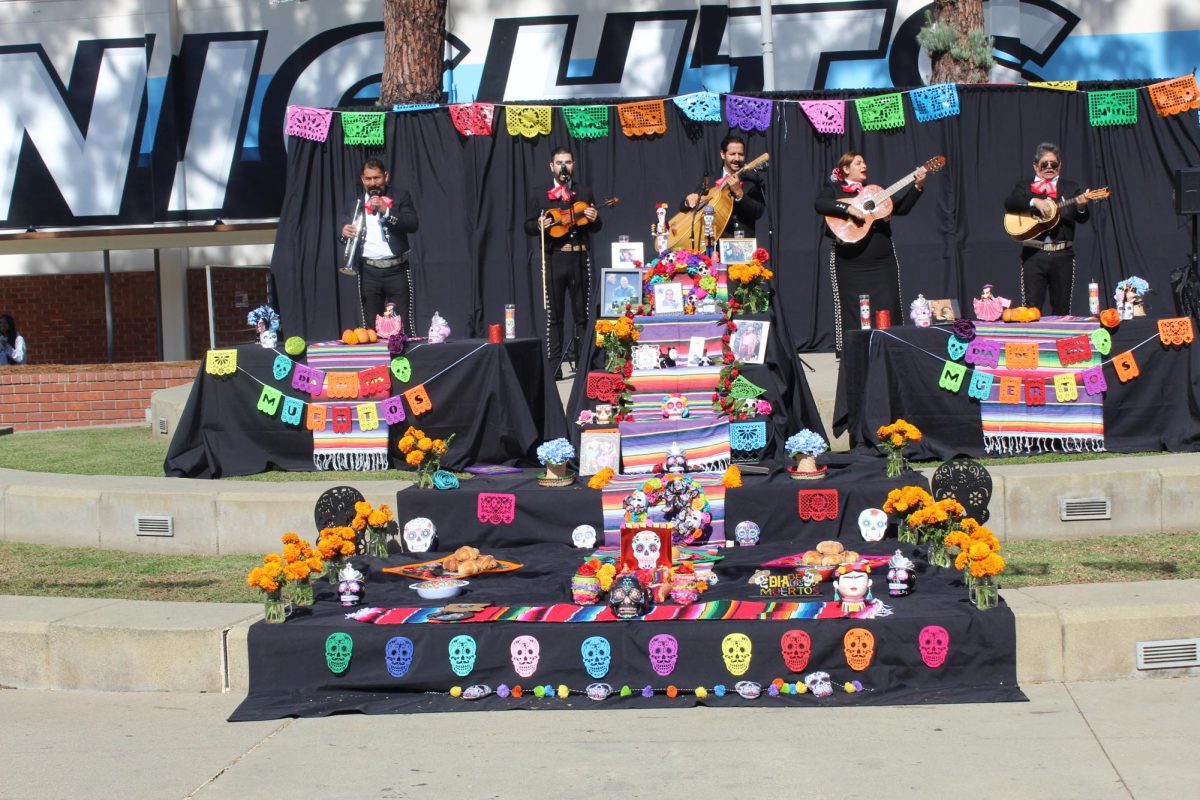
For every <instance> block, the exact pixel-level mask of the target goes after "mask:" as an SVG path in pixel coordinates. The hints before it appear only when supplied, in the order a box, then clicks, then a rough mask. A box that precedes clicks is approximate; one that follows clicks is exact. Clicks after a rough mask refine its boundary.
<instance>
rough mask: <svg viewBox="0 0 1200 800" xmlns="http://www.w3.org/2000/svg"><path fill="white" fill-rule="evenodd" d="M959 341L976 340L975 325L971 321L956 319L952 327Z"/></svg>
mask: <svg viewBox="0 0 1200 800" xmlns="http://www.w3.org/2000/svg"><path fill="white" fill-rule="evenodd" d="M950 329H951V330H952V331H954V336H955V338H957V339H958V340H959V341H963V342H969V341H971V340H972V339H974V338H975V323H974V322H972V321H971V320H969V319H956V320H954V324H953V325H951V326H950Z"/></svg>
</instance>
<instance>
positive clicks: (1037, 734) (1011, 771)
mask: <svg viewBox="0 0 1200 800" xmlns="http://www.w3.org/2000/svg"><path fill="white" fill-rule="evenodd" d="M1026 693H1027V694H1028V696H1029V699H1030V702H1029V703H1000V704H994V705H944V706H920V707H918V706H894V707H885V708H813V709H769V708H736V709H708V708H691V709H679V710H664V711H632V710H629V711H602V710H595V711H546V712H529V713H517V712H503V713H470V712H463V713H451V714H423V715H412V716H404V715H397V716H379V717H368V716H363V715H358V714H355V715H345V716H336V717H329V718H325V719H302V720H279V721H273V722H242V723H226V722H225V721H224V720H225V718H226V717H227V716H228V714H229V713H230V712H231V711H232V710H233V708H234V707H235V706H236V705H237V703H238V702H239V700H240V697H236V696H230V695H179V694H171V695H165V694H146V693H139V694H119V693H91V692H44V691H15V690H9V691H0V716H3V718H4V719H5V725H4V731H5V733H4V737H3V741H4V746H3V747H0V797H3V798H8V799H10V800H24V799H25V798H38V799H39V800H40V799H41V798H73V799H78V800H84V799H85V798H104V799H105V800H108V799H109V798H114V797H127V798H156V799H157V798H192V797H194V798H199V799H200V800H220V798H230V799H231V800H259V798H263V799H266V798H277V797H296V798H309V797H334V796H338V797H351V798H359V797H361V798H439V800H444V799H449V798H481V797H495V798H510V797H512V798H561V797H587V796H598V797H621V798H624V797H653V798H658V800H663V798H679V797H688V798H721V799H722V800H729V798H741V797H799V798H827V797H834V796H846V795H849V796H855V797H863V796H878V797H902V798H910V797H911V798H929V797H943V798H948V797H951V796H958V797H964V798H967V797H969V798H972V800H990V799H991V798H1004V799H1006V800H1007V799H1008V798H1013V799H1019V800H1026V798H1050V797H1053V798H1062V799H1064V800H1071V799H1072V798H1088V800H1107V799H1108V798H1114V800H1115V799H1116V798H1122V799H1123V800H1128V798H1139V800H1140V799H1141V798H1168V797H1171V798H1174V797H1194V796H1195V792H1196V787H1197V786H1198V785H1200V759H1197V758H1196V757H1195V753H1196V745H1195V738H1194V737H1195V730H1194V729H1195V721H1196V715H1197V712H1200V678H1177V679H1173V680H1161V681H1140V680H1129V681H1119V682H1111V683H1070V684H1062V683H1055V684H1044V685H1039V686H1029V687H1026ZM601 754H602V755H601Z"/></svg>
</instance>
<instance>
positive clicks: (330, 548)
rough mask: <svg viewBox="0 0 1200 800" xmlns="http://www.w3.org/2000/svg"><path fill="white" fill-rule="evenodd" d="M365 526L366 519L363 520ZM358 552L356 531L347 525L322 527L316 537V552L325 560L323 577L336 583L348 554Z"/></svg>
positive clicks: (333, 584)
mask: <svg viewBox="0 0 1200 800" xmlns="http://www.w3.org/2000/svg"><path fill="white" fill-rule="evenodd" d="M363 527H364V528H365V527H366V520H363ZM357 552H358V532H357V531H355V530H354V528H353V527H351V526H349V525H341V526H338V527H331V528H322V529H321V533H320V535H319V536H318V538H317V554H318V555H320V556H321V558H322V559H324V561H325V579H326V580H328V581H329V584H330V585H331V586H334V587H336V586H337V584H338V573H339V572H341V570H342V564H344V563H345V561H346V559H347V558H348V557H349V556H352V555H354V554H355V553H357Z"/></svg>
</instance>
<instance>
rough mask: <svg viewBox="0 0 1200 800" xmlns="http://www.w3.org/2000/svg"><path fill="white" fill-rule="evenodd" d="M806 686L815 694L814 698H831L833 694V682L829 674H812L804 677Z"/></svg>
mask: <svg viewBox="0 0 1200 800" xmlns="http://www.w3.org/2000/svg"><path fill="white" fill-rule="evenodd" d="M804 685H805V686H807V687H808V690H809V691H810V692H812V693H813V697H829V695H831V694H833V681H832V680H830V678H829V673H828V672H810V673H808V674H807V675H805V676H804Z"/></svg>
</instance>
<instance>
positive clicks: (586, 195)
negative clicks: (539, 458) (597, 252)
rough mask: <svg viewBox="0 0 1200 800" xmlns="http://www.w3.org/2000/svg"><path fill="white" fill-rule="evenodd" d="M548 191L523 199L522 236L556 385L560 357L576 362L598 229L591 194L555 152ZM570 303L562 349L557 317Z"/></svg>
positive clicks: (569, 158) (571, 160)
mask: <svg viewBox="0 0 1200 800" xmlns="http://www.w3.org/2000/svg"><path fill="white" fill-rule="evenodd" d="M550 174H551V175H552V176H553V182H552V185H551V186H550V188H549V189H542V190H537V191H535V192H534V193H533V196H532V197H531V198H530V199H529V205H528V213H527V215H526V218H525V233H526V234H528V235H529V236H537V237H538V239H539V241H540V243H541V247H540V251H541V252H540V255H541V267H542V304H543V308H544V310H545V314H546V357H547V359H548V360H549V362H550V364H552V365H553V366H554V370H555V371H554V379H555V380H562V377H563V374H562V362H563V361H564V360H565V359H564V355H567V356H570V357H572V358H578V355H579V353H580V338H581V337H582V335H583V328H584V325H585V324H586V323H587V319H588V308H589V307H590V304H591V260H590V257H589V253H588V250H589V245H590V243H591V236H590V232H591V231H598V230H600V226H601V224H602V223H601V220H600V212H599V211H598V210H597V209H596V202H595V198H594V197H593V195H592V191H591V189H589V188H588V187H586V186H584V185H582V184H580V183H578V182H576V181H575V179H574V176H575V156H574V155H573V154H572V153H571V150H570V148H567V147H559V148H556V149H555V150H554V152H553V153H551V155H550ZM568 297H569V298H570V302H571V318H572V321H573V323H574V324H573V330H572V336H571V344H570V346H568V347H567V348H566V353H564V348H563V317H564V316H565V312H566V301H567V298H568Z"/></svg>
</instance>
